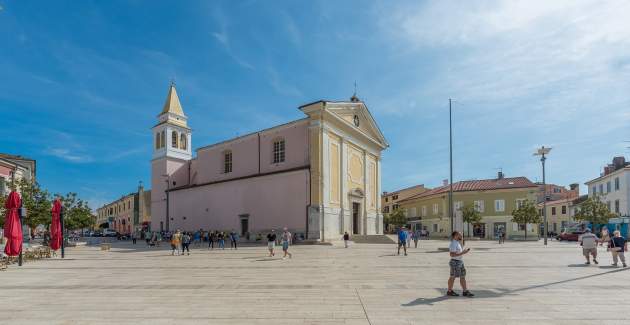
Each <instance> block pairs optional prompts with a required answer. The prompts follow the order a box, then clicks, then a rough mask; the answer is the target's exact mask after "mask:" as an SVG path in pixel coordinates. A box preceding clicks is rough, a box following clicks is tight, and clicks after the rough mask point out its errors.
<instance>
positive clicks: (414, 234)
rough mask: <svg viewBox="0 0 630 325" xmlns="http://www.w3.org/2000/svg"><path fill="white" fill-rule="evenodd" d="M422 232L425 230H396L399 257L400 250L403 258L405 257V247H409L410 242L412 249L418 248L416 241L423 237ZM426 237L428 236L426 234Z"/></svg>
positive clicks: (405, 228)
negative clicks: (403, 254)
mask: <svg viewBox="0 0 630 325" xmlns="http://www.w3.org/2000/svg"><path fill="white" fill-rule="evenodd" d="M424 231H425V230H420V229H417V230H416V231H412V230H411V229H407V227H404V226H403V227H400V229H399V230H398V255H400V249H401V248H402V249H403V251H404V253H405V256H407V247H411V242H412V241H413V243H414V247H415V248H418V240H420V239H421V238H422V237H423V236H424V233H423V232H424ZM426 236H428V233H427V235H426Z"/></svg>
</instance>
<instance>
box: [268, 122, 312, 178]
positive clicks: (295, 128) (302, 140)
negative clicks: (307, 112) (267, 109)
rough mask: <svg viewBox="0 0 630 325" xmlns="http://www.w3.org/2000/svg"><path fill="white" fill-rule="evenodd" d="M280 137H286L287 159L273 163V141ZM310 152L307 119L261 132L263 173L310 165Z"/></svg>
mask: <svg viewBox="0 0 630 325" xmlns="http://www.w3.org/2000/svg"><path fill="white" fill-rule="evenodd" d="M278 138H284V141H285V161H284V162H283V163H280V164H273V142H274V140H275V139H278ZM308 153H309V152H308V121H306V120H304V121H299V122H297V123H295V124H292V125H289V126H286V127H284V128H274V129H271V130H267V131H264V132H262V133H261V134H260V172H261V173H269V172H273V171H276V170H282V169H291V168H296V167H300V166H304V165H308V164H309V157H308Z"/></svg>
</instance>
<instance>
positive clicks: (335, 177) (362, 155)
mask: <svg viewBox="0 0 630 325" xmlns="http://www.w3.org/2000/svg"><path fill="white" fill-rule="evenodd" d="M300 109H301V110H302V111H303V112H304V113H305V114H307V115H308V116H309V121H310V122H309V143H310V148H309V150H310V169H311V182H310V187H311V205H310V207H309V233H310V236H309V237H310V238H317V237H318V236H319V238H320V239H321V240H329V239H339V238H340V235H341V234H343V233H344V232H346V231H347V232H348V233H351V234H356V235H372V234H382V233H383V216H382V214H381V203H380V196H379V193H380V188H381V151H382V150H384V149H386V148H387V147H388V144H387V142H386V140H385V138H384V136H383V134H382V133H381V131H380V129H379V128H378V126H377V125H376V122H375V121H374V119H373V118H372V115H371V114H370V112H369V111H368V109H367V107H366V106H365V104H364V103H363V102H361V101H359V100H358V98H356V97H353V98H352V99H351V100H350V101H349V102H330V101H319V102H315V103H311V104H307V105H304V106H302V107H300ZM315 231H317V233H315Z"/></svg>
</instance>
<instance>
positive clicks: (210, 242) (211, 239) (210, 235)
mask: <svg viewBox="0 0 630 325" xmlns="http://www.w3.org/2000/svg"><path fill="white" fill-rule="evenodd" d="M216 239H217V236H216V234H215V233H214V231H209V232H208V249H214V242H215V241H216Z"/></svg>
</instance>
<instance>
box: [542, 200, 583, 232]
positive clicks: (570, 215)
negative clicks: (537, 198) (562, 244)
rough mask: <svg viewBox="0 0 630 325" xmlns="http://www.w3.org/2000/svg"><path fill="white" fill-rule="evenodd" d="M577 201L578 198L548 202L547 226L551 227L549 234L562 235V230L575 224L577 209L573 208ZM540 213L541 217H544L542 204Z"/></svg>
mask: <svg viewBox="0 0 630 325" xmlns="http://www.w3.org/2000/svg"><path fill="white" fill-rule="evenodd" d="M576 200H577V198H569V199H560V200H554V201H547V204H546V208H547V225H548V227H549V230H548V231H549V232H555V233H560V232H561V231H562V229H564V228H566V227H567V226H569V225H571V224H574V223H575V219H574V216H575V209H574V208H573V205H574V202H575V201H576ZM538 212H539V213H540V215H541V216H542V215H543V204H542V202H541V203H538ZM541 230H542V224H541Z"/></svg>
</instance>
